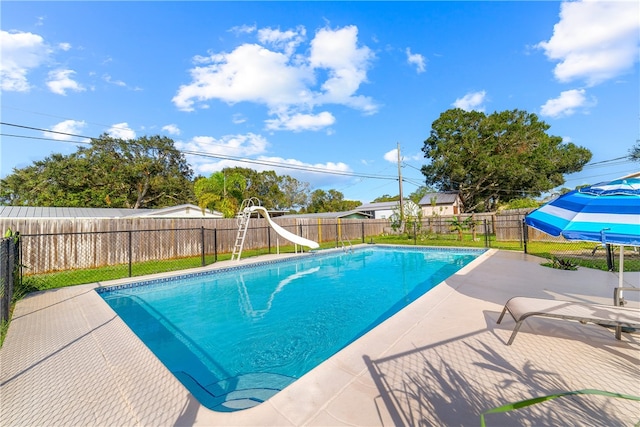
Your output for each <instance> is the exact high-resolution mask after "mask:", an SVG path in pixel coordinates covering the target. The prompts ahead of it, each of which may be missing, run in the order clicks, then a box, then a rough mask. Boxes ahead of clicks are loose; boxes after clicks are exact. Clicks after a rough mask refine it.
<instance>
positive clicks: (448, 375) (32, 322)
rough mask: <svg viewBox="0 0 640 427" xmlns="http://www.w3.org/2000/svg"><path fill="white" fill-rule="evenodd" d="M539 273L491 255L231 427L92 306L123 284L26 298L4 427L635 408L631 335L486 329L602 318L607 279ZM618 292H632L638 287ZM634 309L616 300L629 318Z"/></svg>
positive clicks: (636, 372)
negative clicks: (558, 313) (514, 301)
mask: <svg viewBox="0 0 640 427" xmlns="http://www.w3.org/2000/svg"><path fill="white" fill-rule="evenodd" d="M271 257H273V256H271ZM264 259H265V257H261V258H260V260H264ZM257 260H258V259H257V258H252V259H249V260H243V261H241V262H242V263H250V262H255V261H257ZM540 262H541V259H539V258H536V257H532V256H529V255H525V254H522V253H517V252H507V251H495V250H491V251H489V252H487V253H486V254H484V255H482V256H481V257H480V258H479V259H477V260H475V261H474V262H473V263H472V264H470V265H469V266H467V267H465V268H464V269H463V270H461V271H460V272H458V273H457V274H455V275H454V276H452V277H450V278H449V279H447V280H446V281H445V282H443V283H441V284H440V285H439V286H437V287H436V288H434V289H433V290H431V291H429V292H428V293H427V294H425V295H423V296H422V297H421V298H419V299H418V300H416V301H415V302H414V303H412V304H411V305H409V306H408V307H407V308H405V309H404V310H402V311H401V312H400V313H398V314H397V315H395V316H393V317H392V318H390V319H388V320H387V321H385V322H384V323H383V324H381V325H380V326H378V327H377V328H375V329H374V330H372V331H370V332H369V333H368V334H366V335H365V336H363V337H362V338H360V339H359V340H357V341H356V342H355V343H353V344H352V345H350V346H348V347H347V348H345V349H343V350H342V351H341V352H339V353H338V354H336V355H335V356H334V357H332V358H331V359H329V360H327V361H325V362H324V363H322V364H321V365H320V366H318V367H317V368H315V369H314V370H312V371H311V372H309V373H308V374H307V375H305V376H303V377H302V378H301V379H299V380H298V381H296V382H295V383H293V384H292V385H290V386H289V387H287V388H286V389H284V390H283V391H282V392H280V393H278V394H277V395H275V396H274V397H273V398H271V399H270V400H268V401H267V402H265V403H262V404H260V405H258V406H257V407H255V408H251V409H247V410H244V411H239V412H234V413H216V412H213V411H210V410H208V409H206V408H204V407H202V406H201V405H200V404H199V403H198V401H197V400H195V399H194V398H193V397H192V396H191V394H190V393H189V392H188V391H187V390H186V389H185V388H184V387H183V386H182V385H181V384H180V382H178V380H177V379H176V378H175V377H174V376H173V375H172V374H171V373H170V372H169V371H168V370H167V369H166V368H165V367H164V365H163V364H162V363H160V361H159V360H158V359H157V358H156V357H155V356H154V355H153V354H152V353H151V352H150V351H149V350H148V349H147V348H146V347H145V346H144V345H143V344H142V343H141V342H140V340H139V339H138V338H137V337H136V336H135V335H134V334H133V332H131V331H130V330H129V329H128V328H127V326H126V325H125V324H124V323H123V322H122V320H121V319H120V318H119V317H118V316H117V315H116V314H115V313H114V312H113V310H112V309H111V308H110V307H109V306H108V305H107V304H106V303H105V302H104V301H103V300H102V299H101V297H100V296H99V295H98V294H97V293H96V292H95V291H94V288H95V287H96V286H99V285H110V284H115V283H125V282H126V281H123V280H120V281H113V282H108V283H101V284H91V285H80V286H72V287H68V288H62V289H56V290H51V291H45V292H39V293H36V294H32V295H30V296H28V297H26V298H24V299H23V300H21V301H20V302H19V303H18V304H17V306H16V308H15V311H14V314H13V320H12V322H11V325H10V327H9V331H8V334H7V337H6V340H5V342H4V346H3V348H2V349H0V364H1V371H0V372H1V374H0V411H1V412H0V424H1V425H3V426H53V425H73V426H136V425H144V426H191V425H196V426H212V425H218V426H233V425H252V426H258V425H259V426H298V425H305V426H391V425H395V426H399V425H407V426H418V425H446V426H466V425H472V426H477V425H479V423H480V419H479V414H481V413H482V412H484V411H487V410H489V409H491V408H494V407H497V406H500V405H503V404H505V403H508V402H514V401H519V400H523V399H528V398H532V397H537V396H543V395H548V394H553V393H559V392H565V391H572V390H582V389H597V390H604V391H608V392H615V393H622V394H626V395H633V396H640V334H639V333H633V334H629V333H623V336H622V340H621V341H618V340H616V339H615V338H614V334H613V331H612V330H610V329H607V328H604V327H601V326H598V325H591V324H589V325H582V324H580V323H577V322H570V321H562V320H553V319H543V318H530V319H529V320H527V321H526V322H525V323H524V325H523V326H522V328H521V330H520V332H519V333H518V336H517V337H516V339H515V341H514V343H513V345H511V346H507V345H506V342H507V340H508V338H509V336H510V335H511V331H512V329H513V326H514V322H513V320H512V319H511V318H510V317H509V316H507V317H505V320H503V322H502V323H501V324H500V325H498V324H496V320H497V319H498V316H499V315H500V312H501V310H502V307H503V306H504V303H505V302H506V301H507V300H508V299H509V298H510V297H512V296H516V295H525V296H533V297H544V298H552V299H566V300H572V301H588V302H594V303H602V304H612V301H613V298H612V295H613V288H614V287H616V286H618V276H617V274H614V273H609V272H604V271H596V270H591V269H584V268H580V269H579V270H578V271H562V270H554V269H551V268H547V267H543V266H541V265H540ZM229 265H231V264H230V263H229V262H224V263H223V262H219V263H216V264H215V265H214V266H211V267H207V269H212V268H220V267H224V266H229ZM174 274H175V273H174ZM624 277H625V285H626V286H633V287H640V273H625V276H624ZM145 278H146V277H145ZM140 280H141V278H136V279H135V280H131V279H130V280H129V281H140ZM374 285H375V284H372V286H374ZM639 297H640V292H627V293H625V298H626V299H627V300H629V306H633V307H640V303H639V302H638V301H639ZM639 420H640V402H638V401H633V400H626V399H622V398H612V397H606V396H599V395H580V396H571V397H563V398H559V399H555V400H551V401H547V402H544V403H540V404H537V405H534V406H530V407H527V408H523V409H520V410H516V411H511V412H507V413H501V414H489V415H487V416H486V421H487V425H488V426H501V425H532V426H533V425H536V426H537V425H594V426H595V425H597V426H604V425H606V426H630V425H634V424H635V423H637V422H638V421H639Z"/></svg>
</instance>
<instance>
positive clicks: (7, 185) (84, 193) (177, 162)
mask: <svg viewBox="0 0 640 427" xmlns="http://www.w3.org/2000/svg"><path fill="white" fill-rule="evenodd" d="M192 175H193V171H192V170H191V168H190V167H189V165H188V163H187V161H186V159H185V158H184V156H183V155H182V154H181V153H180V152H179V151H177V150H176V149H175V148H174V142H173V140H171V139H169V138H166V137H161V136H152V137H141V138H138V139H135V140H122V139H115V138H112V137H110V136H108V135H106V134H104V135H102V136H100V137H99V138H96V139H92V140H91V145H90V146H89V147H81V148H79V149H78V150H77V151H76V152H75V153H72V154H70V155H66V156H65V155H62V154H53V155H51V156H49V157H47V158H45V159H44V160H41V161H36V162H34V164H33V165H32V166H28V167H26V168H23V169H14V170H13V173H12V174H11V175H9V176H7V177H6V178H5V179H3V180H2V182H1V184H2V186H1V187H2V190H0V202H2V203H4V204H11V205H23V206H68V207H76V206H78V207H116V208H133V209H137V208H158V207H166V206H172V205H176V204H180V203H188V202H191V201H192V200H193V187H192V183H191V177H192Z"/></svg>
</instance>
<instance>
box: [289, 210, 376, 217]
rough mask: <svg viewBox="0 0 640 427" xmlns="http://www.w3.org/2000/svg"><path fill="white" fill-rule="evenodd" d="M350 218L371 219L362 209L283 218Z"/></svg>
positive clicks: (293, 215) (294, 215)
mask: <svg viewBox="0 0 640 427" xmlns="http://www.w3.org/2000/svg"><path fill="white" fill-rule="evenodd" d="M348 216H362V217H366V218H369V217H371V215H369V214H368V213H366V212H362V211H361V210H360V209H356V210H351V211H344V212H316V213H306V214H292V215H283V216H282V218H321V219H323V218H324V219H335V218H345V217H348Z"/></svg>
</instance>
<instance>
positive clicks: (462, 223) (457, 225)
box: [448, 217, 475, 241]
mask: <svg viewBox="0 0 640 427" xmlns="http://www.w3.org/2000/svg"><path fill="white" fill-rule="evenodd" d="M448 222H449V229H450V230H451V231H456V232H457V233H458V240H460V241H462V237H463V236H462V233H463V232H464V230H467V229H470V228H474V229H475V221H474V219H473V217H468V218H466V219H464V220H463V219H461V218H460V217H454V218H453V219H450V220H449V221H448Z"/></svg>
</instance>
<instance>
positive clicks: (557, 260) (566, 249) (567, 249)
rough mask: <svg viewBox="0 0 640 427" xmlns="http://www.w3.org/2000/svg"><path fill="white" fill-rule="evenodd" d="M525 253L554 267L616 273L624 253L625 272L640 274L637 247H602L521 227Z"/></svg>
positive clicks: (594, 243) (597, 244) (598, 244)
mask: <svg viewBox="0 0 640 427" xmlns="http://www.w3.org/2000/svg"><path fill="white" fill-rule="evenodd" d="M523 231H524V242H525V247H524V252H525V253H528V254H532V255H536V256H540V257H543V258H547V259H549V264H550V265H551V266H553V267H555V268H559V269H565V270H573V269H575V268H576V267H578V266H582V267H588V268H595V269H599V270H607V271H618V270H619V268H620V264H619V259H620V251H624V254H623V259H624V265H623V266H624V271H640V248H638V247H631V246H627V247H621V246H617V245H603V244H602V243H598V242H584V241H576V240H567V239H565V238H563V237H553V236H549V235H547V234H544V233H542V232H540V231H537V230H535V229H533V228H531V227H528V226H526V225H524V223H523Z"/></svg>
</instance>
